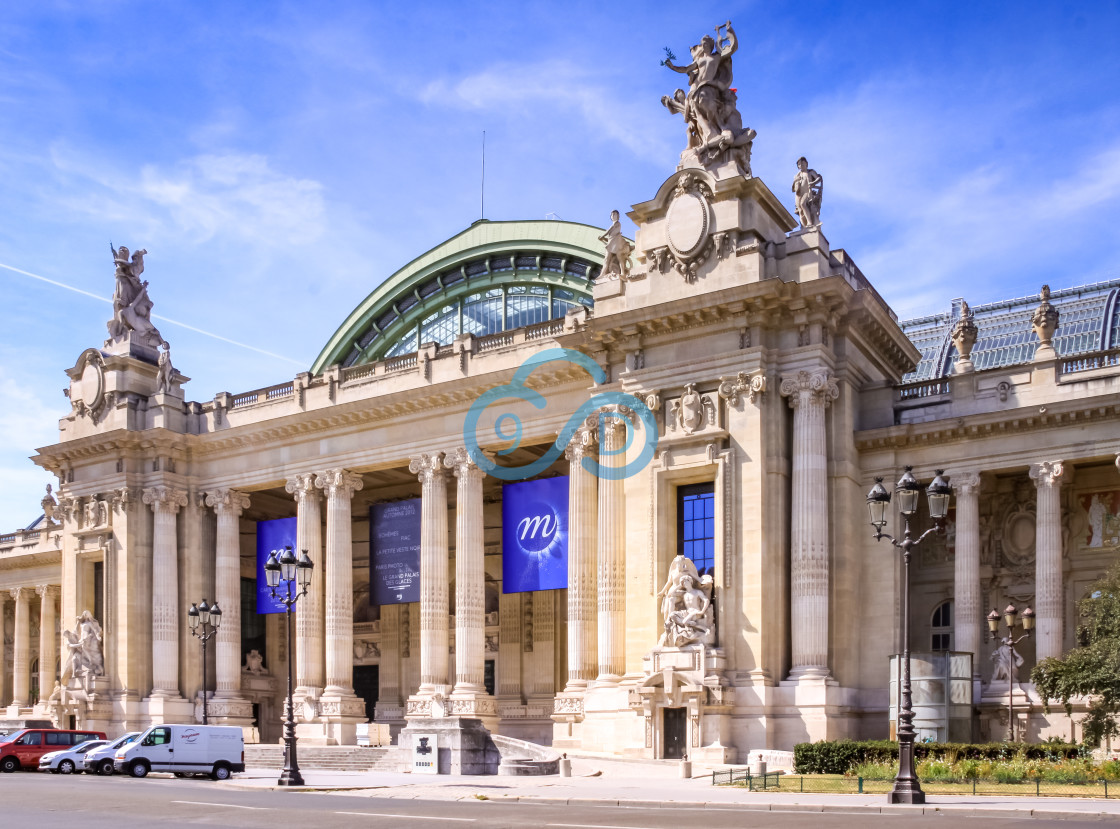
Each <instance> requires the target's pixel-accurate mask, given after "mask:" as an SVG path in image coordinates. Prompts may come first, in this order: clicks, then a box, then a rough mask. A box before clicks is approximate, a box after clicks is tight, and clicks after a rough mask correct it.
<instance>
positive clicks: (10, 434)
mask: <svg viewBox="0 0 1120 829" xmlns="http://www.w3.org/2000/svg"><path fill="white" fill-rule="evenodd" d="M0 400H3V401H4V405H3V406H0V436H3V444H2V445H0V532H11V531H12V530H15V529H17V528H19V527H25V526H27V525H28V524H30V523H31V521H33V520H34V519H35V517H36V516H38V515H39V501H40V499H41V498H42V497H43V487H44V486H45V485H46V484H48V483H53V482H54V480H55V479H54V476H53V475H51V474H50V473H48V472H45V471H44V470H42V469H40V468H39V467H37V466H35V465H34V464H33V463H32V462H31V461H30V460H28V455H29V454H30V453H31V451H33V449H34V448H35V447H38V446H46V445H48V444H52V443H55V442H56V441H57V440H58V418H59V415H60V414H62V413H63V412H62V410H63V409H64V408H65V407H59V406H49V405H47V403H46V402H44V400H43V399H42V398H41V397H40V396H39V395H38V394H37V393H36V392H35V391H34V390H32V389H29V388H27V387H25V386H21V385H20V384H19V383H17V382H16V381H15V380H14V379H12V377H11V376H9V374H8V373H6V372H5V370H4V369H3V368H0Z"/></svg>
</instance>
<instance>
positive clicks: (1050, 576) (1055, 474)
mask: <svg viewBox="0 0 1120 829" xmlns="http://www.w3.org/2000/svg"><path fill="white" fill-rule="evenodd" d="M1063 472H1064V469H1063V464H1062V461H1044V462H1042V463H1036V464H1031V473H1030V474H1031V478H1033V479H1034V483H1035V486H1036V487H1037V491H1038V517H1037V523H1036V525H1035V542H1034V546H1035V575H1034V582H1035V588H1034V589H1035V599H1034V600H1035V606H1034V612H1035V616H1036V621H1035V624H1036V629H1037V633H1036V634H1035V639H1036V641H1037V644H1036V645H1035V654H1036V658H1037V660H1038V661H1039V662H1041V661H1042V660H1043V659H1046V658H1047V657H1050V656H1061V655H1062V501H1061V495H1062V492H1061V486H1062V474H1063Z"/></svg>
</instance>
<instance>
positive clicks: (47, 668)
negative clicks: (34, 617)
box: [35, 584, 59, 700]
mask: <svg viewBox="0 0 1120 829" xmlns="http://www.w3.org/2000/svg"><path fill="white" fill-rule="evenodd" d="M35 592H36V593H38V594H39V699H41V700H46V699H47V698H48V697H49V696H50V695H51V692H52V691H53V690H54V683H55V677H56V676H57V674H56V673H55V669H54V664H55V662H57V661H58V642H59V639H58V635H57V633H56V632H55V627H56V621H57V619H58V611H57V608H56V606H55V605H56V602H57V601H58V585H57V584H40V585H39V586H38V587H36V588H35Z"/></svg>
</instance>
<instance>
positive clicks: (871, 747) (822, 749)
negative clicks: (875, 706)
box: [793, 740, 1080, 774]
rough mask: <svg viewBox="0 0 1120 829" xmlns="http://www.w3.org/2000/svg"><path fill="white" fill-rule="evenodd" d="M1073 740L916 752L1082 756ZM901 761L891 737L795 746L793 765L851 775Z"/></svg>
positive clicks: (920, 747) (934, 746)
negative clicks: (861, 768)
mask: <svg viewBox="0 0 1120 829" xmlns="http://www.w3.org/2000/svg"><path fill="white" fill-rule="evenodd" d="M1079 752H1080V748H1079V747H1078V746H1076V745H1073V744H1071V743H1041V744H1037V745H1036V744H1015V745H1009V744H1007V743H915V744H914V755H915V757H916V758H917V759H919V760H923V759H926V758H927V757H928V758H932V759H934V760H946V761H948V762H950V763H952V762H955V761H957V760H1007V759H1010V758H1012V757H1021V758H1023V759H1026V760H1060V759H1063V758H1066V759H1072V758H1074V757H1078V756H1079ZM890 760H895V761H897V760H898V743H896V742H892V741H890V740H862V741H858V742H857V741H856V740H834V741H831V742H830V741H826V740H821V741H820V742H817V743H798V744H797V745H795V746H794V747H793V767H794V769H795V770H796V772H797V773H798V774H847V773H848V772H849V771H850V770H851V769H853V768H854V767H855V766H858V765H859V764H860V763H875V762H887V761H890Z"/></svg>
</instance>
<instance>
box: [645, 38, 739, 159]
mask: <svg viewBox="0 0 1120 829" xmlns="http://www.w3.org/2000/svg"><path fill="white" fill-rule="evenodd" d="M738 48H739V39H738V37H736V35H735V30H734V29H733V28H732V27H731V21H730V20H729V21H727V23H725V24H723V25H722V26H717V27H716V36H715V37H714V38H713V37H712V36H711V35H704V37H702V38H701V39H700V42H699V43H698V44H696V45H695V46H693V47H692V48H691V49H690V50H689V52H690V54H691V56H692V62H691V63H689V64H688V65H687V66H677V65H676V64H675V63H673V58H672V53H669V57H667V58H666V59H665V60H664V61H662V63H663V65H665V66H667V67H669V68H670V69H672V70H673V71H674V72H680V73H681V74H683V75H687V76H688V92H687V93H686V92H685V91H684V90H683V89H678V90H677V91H676V92H675V93H673V95H671V96H670V95H665V96H662V98H661V103H662V104H663V105H664V106H665V107H666V108H667V109H668V110H669V111H670V112H675V113H680V114H682V115H683V116H684V120H685V124H686V125H687V127H688V146H687V147H686V148H685V150H684V152H682V153H681V163H680V169H683V168H685V167H703V168H707V167H712V166H716V165H719V164H722V163H723V162H725V161H733V162H734V163H735V165H736V166H737V168H738V170H739V172H740V173H741V174H742V175H744V176H748V177H749V176H750V175H751V142H752V141H753V140H754V137H755V136H756V135H757V133H756V132H755V131H754V130H752V129H750V128H749V127H744V126H743V118H742V116H741V115H740V114H739V107H738V101H737V96H736V90H735V88H734V87H732V86H731V84H732V83H733V77H732V70H731V56H732V55H733V54H735V51H736V50H737V49H738Z"/></svg>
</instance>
